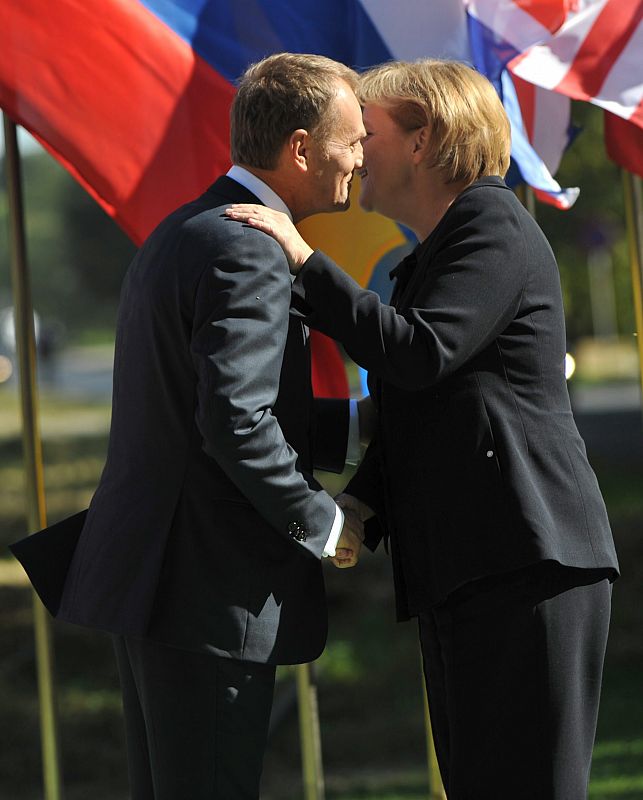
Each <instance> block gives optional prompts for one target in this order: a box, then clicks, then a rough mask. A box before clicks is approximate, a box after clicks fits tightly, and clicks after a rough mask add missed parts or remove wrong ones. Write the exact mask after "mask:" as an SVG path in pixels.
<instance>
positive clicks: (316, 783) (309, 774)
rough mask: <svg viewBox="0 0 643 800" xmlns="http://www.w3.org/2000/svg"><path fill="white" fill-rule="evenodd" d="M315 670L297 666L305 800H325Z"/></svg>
mask: <svg viewBox="0 0 643 800" xmlns="http://www.w3.org/2000/svg"><path fill="white" fill-rule="evenodd" d="M312 670H313V667H312V665H311V664H298V665H297V666H296V667H295V674H296V678H297V704H298V707H299V742H300V745H301V762H302V774H303V782H304V798H305V800H324V796H325V794H324V767H323V764H322V751H321V734H320V730H319V709H318V705H317V686H316V685H315V681H314V676H313V672H312Z"/></svg>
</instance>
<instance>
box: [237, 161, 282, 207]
mask: <svg viewBox="0 0 643 800" xmlns="http://www.w3.org/2000/svg"><path fill="white" fill-rule="evenodd" d="M227 176H228V178H232V180H233V181H236V182H237V183H240V184H241V185H242V186H243V187H245V188H246V189H247V190H248V191H249V192H252V193H253V194H254V195H256V196H257V197H258V198H259V200H261V202H262V203H263V204H264V206H268V208H272V210H273V211H283V212H284V214H288V216H289V217H290V220H291V221H292V214H291V213H290V209H289V208H288V206H287V205H286V204H285V203H284V201H283V200H282V199H281V197H279V195H278V194H277V192H274V191H273V190H272V189H271V188H270V186H268V184H267V183H264V181H262V180H261V178H258V177H257V176H256V175H253V173H252V172H249V171H248V170H247V169H244V168H243V167H240V166H239V165H238V164H233V165H232V166H231V167H230V169H229V170H228V172H227Z"/></svg>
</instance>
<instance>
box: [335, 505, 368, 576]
mask: <svg viewBox="0 0 643 800" xmlns="http://www.w3.org/2000/svg"><path fill="white" fill-rule="evenodd" d="M342 511H343V512H344V527H343V528H342V532H341V534H340V537H339V541H338V542H337V547H336V548H335V555H334V556H333V557H332V558H331V559H330V560H331V561H332V562H333V564H334V565H335V566H336V567H338V568H339V569H345V568H346V567H354V566H355V564H357V562H358V560H359V551H360V550H361V549H362V542H363V541H364V525H363V523H362V521H361V520H360V518H359V517H358V516H357V514H356V513H355V512H354V511H351V509H349V508H343V509H342Z"/></svg>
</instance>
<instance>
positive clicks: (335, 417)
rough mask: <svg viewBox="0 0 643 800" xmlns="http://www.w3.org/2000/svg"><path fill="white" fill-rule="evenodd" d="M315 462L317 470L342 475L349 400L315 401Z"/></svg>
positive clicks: (318, 399)
mask: <svg viewBox="0 0 643 800" xmlns="http://www.w3.org/2000/svg"><path fill="white" fill-rule="evenodd" d="M314 404H315V405H314V430H313V461H314V464H315V469H321V470H325V471H326V472H336V473H340V472H343V471H344V467H345V466H346V448H347V445H348V427H349V405H348V400H340V399H335V398H330V397H316V398H315V400H314Z"/></svg>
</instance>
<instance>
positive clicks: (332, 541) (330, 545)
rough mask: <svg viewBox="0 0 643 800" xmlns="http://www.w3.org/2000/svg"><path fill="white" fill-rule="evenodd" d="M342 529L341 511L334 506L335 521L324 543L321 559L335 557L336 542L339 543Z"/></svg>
mask: <svg viewBox="0 0 643 800" xmlns="http://www.w3.org/2000/svg"><path fill="white" fill-rule="evenodd" d="M343 527H344V512H343V511H342V510H341V508H340V507H339V506H337V505H336V506H335V521H334V522H333V527H332V528H331V529H330V536H329V537H328V541H327V542H326V547H325V548H324V552H323V553H322V557H323V558H328V557H329V556H330V557H332V556H334V555H335V548H336V547H337V542H338V541H339V537H340V536H341V533H342V528H343Z"/></svg>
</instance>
